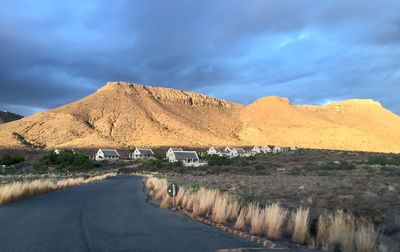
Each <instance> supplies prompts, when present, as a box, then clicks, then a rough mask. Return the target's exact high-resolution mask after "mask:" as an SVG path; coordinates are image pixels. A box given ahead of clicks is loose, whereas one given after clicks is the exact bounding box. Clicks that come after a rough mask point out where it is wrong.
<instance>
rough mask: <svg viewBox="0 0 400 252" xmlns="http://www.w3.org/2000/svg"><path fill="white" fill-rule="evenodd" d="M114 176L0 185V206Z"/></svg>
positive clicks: (112, 174)
mask: <svg viewBox="0 0 400 252" xmlns="http://www.w3.org/2000/svg"><path fill="white" fill-rule="evenodd" d="M115 175H116V174H115V173H108V174H104V175H101V176H95V177H91V178H88V179H84V178H69V179H63V180H59V181H53V180H49V179H47V180H45V179H41V180H33V181H30V182H14V183H11V184H6V185H2V186H0V205H5V204H7V203H10V202H13V201H16V200H20V199H25V198H30V197H32V196H35V195H38V194H44V193H48V192H52V191H56V190H60V189H64V188H68V187H72V186H75V185H81V184H85V183H91V182H96V181H100V180H104V179H108V178H110V177H114V176H115Z"/></svg>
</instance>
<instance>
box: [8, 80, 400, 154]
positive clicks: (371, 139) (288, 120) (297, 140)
mask: <svg viewBox="0 0 400 252" xmlns="http://www.w3.org/2000/svg"><path fill="white" fill-rule="evenodd" d="M254 144H257V145H262V144H280V145H284V146H289V145H298V146H302V147H312V148H327V149H344V150H364V151H382V152H400V117H399V116H397V115H395V114H393V113H391V112H390V111H388V110H386V109H385V108H383V107H382V106H381V105H380V104H379V103H378V102H375V101H372V100H348V101H344V102H338V103H332V104H329V105H326V106H293V105H291V104H290V103H289V101H288V100H287V99H286V98H280V97H265V98H262V99H260V100H258V101H256V102H254V103H253V104H250V105H248V106H243V105H240V104H236V103H232V102H227V101H224V100H220V99H216V98H212V97H208V96H205V95H201V94H196V93H192V92H186V91H180V90H176V89H170V88H158V87H150V86H143V85H137V84H129V83H124V82H109V83H107V85H105V86H104V87H103V88H101V89H99V90H98V91H97V92H95V93H94V94H92V95H89V96H87V97H85V98H83V99H82V100H79V101H76V102H74V103H71V104H67V105H65V106H62V107H59V108H56V109H52V110H49V111H46V112H41V113H37V114H35V115H33V116H30V117H26V118H23V119H21V120H18V121H15V122H10V123H7V124H4V125H1V126H0V147H13V148H15V147H23V146H41V147H47V148H54V147H101V146H103V147H106V146H107V147H128V146H210V145H215V146H224V145H254Z"/></svg>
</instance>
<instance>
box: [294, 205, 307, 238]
mask: <svg viewBox="0 0 400 252" xmlns="http://www.w3.org/2000/svg"><path fill="white" fill-rule="evenodd" d="M309 216H310V209H309V208H303V207H300V208H298V209H296V210H295V211H294V212H293V213H292V221H293V234H292V240H293V241H294V242H297V243H300V244H304V243H305V242H306V239H307V237H308V235H309V234H308V223H309Z"/></svg>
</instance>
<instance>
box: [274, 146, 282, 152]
mask: <svg viewBox="0 0 400 252" xmlns="http://www.w3.org/2000/svg"><path fill="white" fill-rule="evenodd" d="M282 151H283V149H282V147H281V146H279V145H275V146H274V148H272V153H280V152H282Z"/></svg>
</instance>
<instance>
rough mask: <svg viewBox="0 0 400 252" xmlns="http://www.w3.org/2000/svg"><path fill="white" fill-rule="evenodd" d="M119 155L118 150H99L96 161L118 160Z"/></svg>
mask: <svg viewBox="0 0 400 252" xmlns="http://www.w3.org/2000/svg"><path fill="white" fill-rule="evenodd" d="M118 159H119V153H118V151H117V150H116V149H99V150H98V151H97V152H96V156H95V160H97V161H99V160H118Z"/></svg>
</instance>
